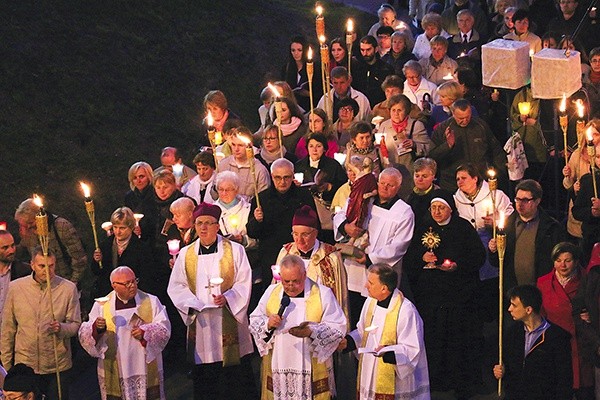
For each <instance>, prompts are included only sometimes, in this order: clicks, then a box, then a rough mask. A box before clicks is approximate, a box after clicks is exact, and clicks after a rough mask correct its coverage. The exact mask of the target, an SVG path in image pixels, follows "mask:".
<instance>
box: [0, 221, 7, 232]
mask: <svg viewBox="0 0 600 400" xmlns="http://www.w3.org/2000/svg"><path fill="white" fill-rule="evenodd" d="M6 228H7V225H6V222H4V221H2V222H0V231H5V230H6Z"/></svg>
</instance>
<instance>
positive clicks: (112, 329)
mask: <svg viewBox="0 0 600 400" xmlns="http://www.w3.org/2000/svg"><path fill="white" fill-rule="evenodd" d="M138 281H139V279H138V278H136V276H135V273H134V272H133V270H132V269H131V268H129V267H118V268H116V269H114V270H113V271H112V272H111V274H110V283H111V286H112V288H113V291H112V292H110V293H109V294H108V295H107V297H105V298H100V299H97V300H96V303H95V304H94V306H93V307H92V310H91V311H90V319H89V321H87V322H84V323H83V324H82V325H81V328H80V329H79V341H80V342H81V345H82V347H83V348H84V349H85V351H87V352H88V353H89V354H90V355H91V356H92V357H96V358H98V383H99V384H100V391H101V393H102V398H120V399H140V398H146V399H164V398H165V394H164V385H163V383H164V379H163V378H162V375H163V364H162V351H163V349H164V348H165V346H166V345H167V342H168V341H169V337H170V336H171V323H170V322H169V318H168V316H167V312H166V309H165V306H163V305H162V304H161V303H160V301H159V300H158V298H157V297H156V296H153V295H151V294H147V293H145V292H142V291H141V290H138Z"/></svg>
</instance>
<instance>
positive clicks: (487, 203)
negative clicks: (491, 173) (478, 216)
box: [482, 198, 494, 216]
mask: <svg viewBox="0 0 600 400" xmlns="http://www.w3.org/2000/svg"><path fill="white" fill-rule="evenodd" d="M482 208H483V212H484V213H485V215H486V216H487V215H490V214H491V213H493V212H494V205H493V202H492V199H491V198H490V199H485V200H484V201H483V203H482Z"/></svg>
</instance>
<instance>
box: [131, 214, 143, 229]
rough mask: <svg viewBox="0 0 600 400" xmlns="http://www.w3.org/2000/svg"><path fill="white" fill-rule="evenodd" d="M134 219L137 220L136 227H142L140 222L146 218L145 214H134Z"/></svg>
mask: <svg viewBox="0 0 600 400" xmlns="http://www.w3.org/2000/svg"><path fill="white" fill-rule="evenodd" d="M133 218H135V226H140V220H141V219H142V218H144V214H137V213H136V214H133Z"/></svg>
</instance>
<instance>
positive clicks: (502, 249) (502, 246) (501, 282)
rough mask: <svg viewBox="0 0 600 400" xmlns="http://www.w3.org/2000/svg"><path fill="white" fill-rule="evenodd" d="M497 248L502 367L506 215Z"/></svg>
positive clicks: (500, 220)
mask: <svg viewBox="0 0 600 400" xmlns="http://www.w3.org/2000/svg"><path fill="white" fill-rule="evenodd" d="M496 248H497V250H498V264H499V267H500V268H499V271H498V273H499V275H500V276H499V279H498V280H499V283H498V359H499V362H498V364H499V365H502V336H503V334H502V330H503V329H502V324H503V322H504V304H503V303H504V254H505V252H506V233H505V232H504V213H502V212H501V213H500V218H499V219H498V234H497V235H496ZM501 394H502V378H500V379H498V397H500V396H501Z"/></svg>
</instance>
